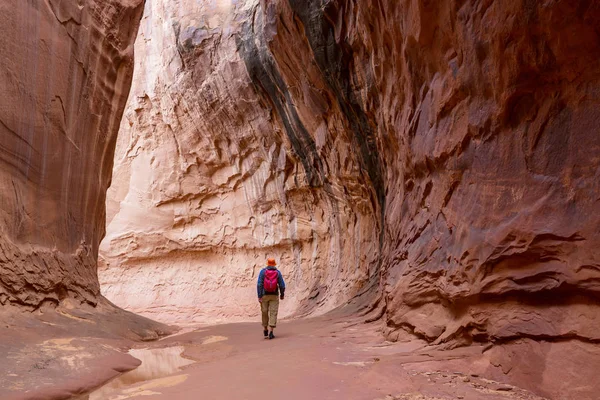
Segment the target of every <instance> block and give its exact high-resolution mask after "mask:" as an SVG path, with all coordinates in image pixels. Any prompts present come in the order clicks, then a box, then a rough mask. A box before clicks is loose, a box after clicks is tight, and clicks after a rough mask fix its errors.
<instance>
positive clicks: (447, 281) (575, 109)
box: [102, 0, 600, 397]
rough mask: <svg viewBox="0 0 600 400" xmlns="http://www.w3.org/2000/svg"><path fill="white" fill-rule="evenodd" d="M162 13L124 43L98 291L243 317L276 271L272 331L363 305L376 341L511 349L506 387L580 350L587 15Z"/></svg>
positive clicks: (244, 8)
mask: <svg viewBox="0 0 600 400" xmlns="http://www.w3.org/2000/svg"><path fill="white" fill-rule="evenodd" d="M170 3H171V2H168V1H158V0H157V1H149V2H148V3H147V6H146V11H145V13H146V14H145V17H144V21H143V29H142V31H141V35H140V37H139V40H138V42H137V47H138V49H139V52H140V54H144V56H143V62H142V60H141V59H140V60H139V61H138V70H137V72H136V78H135V84H134V91H133V94H132V96H131V98H130V101H129V106H128V111H127V116H126V119H125V120H124V121H123V125H122V127H121V132H122V134H121V136H120V142H119V144H118V151H117V153H118V155H117V159H116V167H115V179H114V186H113V187H112V188H111V192H110V196H109V197H110V199H109V202H108V205H109V222H110V224H109V227H108V232H109V235H108V238H107V240H106V242H105V243H104V246H103V257H104V259H105V262H106V265H105V266H104V267H103V271H102V280H103V282H104V283H105V284H106V285H105V287H106V294H107V295H108V296H110V297H111V298H113V299H114V300H115V301H117V302H118V303H119V304H123V305H126V306H128V307H129V308H131V309H134V310H137V311H143V312H145V313H147V314H148V315H156V316H159V315H160V316H161V317H162V316H166V317H165V318H171V319H175V320H190V319H193V318H195V317H198V318H200V317H204V316H207V315H206V313H210V315H208V316H220V317H228V318H230V317H245V316H248V315H252V313H253V311H254V310H255V308H256V307H255V305H254V302H255V299H254V297H255V295H254V293H253V289H252V287H253V285H254V279H255V278H256V273H257V270H258V268H260V267H261V265H262V264H263V262H264V258H265V257H266V256H267V255H273V256H275V257H276V258H278V259H279V260H280V261H281V265H282V270H283V272H284V274H285V275H286V276H287V277H288V279H289V282H290V290H289V293H290V302H289V303H288V305H287V306H286V307H288V308H287V309H286V312H293V311H296V310H304V311H308V310H326V309H330V308H331V307H333V306H336V305H339V304H342V303H344V302H345V301H346V300H347V299H349V298H351V297H353V296H355V295H357V294H358V293H360V292H361V289H362V290H366V291H367V292H368V293H374V294H376V295H377V296H378V298H379V301H378V302H374V303H373V306H374V307H375V308H376V309H377V310H379V312H380V313H381V314H380V315H382V316H383V318H384V320H385V322H386V326H387V328H386V332H385V333H386V335H387V337H388V338H390V339H392V340H394V339H396V338H397V336H398V334H399V333H400V332H402V331H409V332H411V333H413V334H415V335H418V336H420V337H422V338H424V339H426V340H428V341H430V342H436V343H441V342H450V343H453V344H469V343H472V342H473V341H494V342H496V343H512V344H513V345H514V346H513V347H511V349H513V350H511V351H513V353H511V352H509V351H505V352H501V353H494V352H491V353H490V357H491V358H492V359H493V360H492V361H493V362H492V364H493V365H495V366H496V367H498V368H501V369H502V370H503V371H504V372H505V373H508V372H509V371H511V369H512V368H513V367H514V366H515V365H517V364H518V362H517V361H515V360H517V359H518V354H519V351H514V349H515V348H518V347H519V346H522V347H523V348H524V349H525V350H527V351H526V352H525V353H527V354H530V353H531V352H533V353H535V354H537V355H538V356H539V355H540V354H542V353H543V354H547V355H548V357H550V355H552V357H554V358H553V359H552V360H554V361H552V362H550V361H548V360H550V359H549V358H548V359H547V358H544V357H545V356H544V357H541V358H540V360H545V361H544V362H546V361H547V362H548V365H547V368H548V371H551V370H552V368H554V367H556V365H557V363H556V360H558V359H561V358H564V359H566V360H571V361H573V360H574V358H575V357H576V356H575V354H579V353H577V351H569V349H571V350H573V349H574V347H569V346H571V343H572V342H573V343H577V346H579V344H581V346H584V347H585V346H587V345H584V344H583V343H587V342H595V341H598V339H599V337H598V330H597V328H596V327H597V326H598V317H599V311H598V298H599V297H598V294H599V289H600V287H599V282H600V258H599V256H598V253H597V251H596V249H597V248H598V246H599V245H600V236H599V233H600V231H599V228H598V227H599V226H600V213H599V212H598V211H600V203H599V199H600V132H599V126H600V112H599V111H598V110H599V107H598V105H599V102H600V57H599V56H600V33H599V31H598V26H600V5H599V4H598V3H597V2H589V1H567V0H562V1H561V0H559V1H554V2H533V1H528V0H513V1H506V2H493V1H461V2H452V1H436V2H423V1H388V2H376V1H369V2H367V1H364V2H352V1H346V0H328V1H324V0H302V1H300V0H278V1H258V0H256V1H246V2H243V1H238V2H231V3H229V2H208V1H206V2H196V1H187V2H186V1H181V2H178V3H177V4H176V5H175V4H170ZM367 282H372V283H376V284H377V283H379V285H378V287H377V285H374V286H373V285H369V284H367ZM175 309H178V310H180V311H179V312H180V314H175V311H174V310H175ZM524 338H525V339H524ZM532 340H538V341H542V342H543V341H544V340H548V341H561V342H563V343H562V344H560V345H559V344H556V346H554V344H552V346H554V347H552V346H551V348H548V349H545V350H540V349H537V348H536V346H538V345H537V344H531V343H530V341H532ZM542 342H540V343H542ZM565 343H567V344H565ZM515 346H516V347H515ZM561 346H562V347H561ZM572 346H576V345H575V344H573V345H572ZM590 346H591V345H590ZM578 348H579V347H578ZM525 350H524V351H525ZM588 350H589V349H588ZM586 351H587V350H586ZM590 351H591V350H590ZM584 353H585V351H584ZM510 354H512V356H511V355H510ZM552 363H554V364H552ZM573 365H576V363H574V364H573ZM515 368H516V367H515ZM515 370H516V369H515ZM569 371H570V370H569ZM548 374H550V372H548ZM548 374H546V375H544V374H542V373H540V374H539V375H538V376H536V377H535V378H532V379H530V384H531V385H534V386H535V385H538V386H535V387H537V388H539V387H542V386H541V385H542V384H543V383H544V382H545V383H547V385H548V387H547V388H546V390H548V393H554V394H555V395H556V393H562V392H560V390H562V389H561V387H560V385H561V383H559V382H557V380H556V379H553V378H551V375H548ZM569 374H571V375H577V368H576V369H574V370H572V371H570V372H569ZM571 375H569V376H571ZM581 390H582V391H585V390H584V389H581ZM582 393H583V392H582ZM582 396H584V395H583V394H582ZM559 397H560V395H559Z"/></svg>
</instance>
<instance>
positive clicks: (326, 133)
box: [99, 0, 382, 324]
mask: <svg viewBox="0 0 600 400" xmlns="http://www.w3.org/2000/svg"><path fill="white" fill-rule="evenodd" d="M257 6H258V3H257V2H256V1H246V2H243V1H238V2H232V1H218V2H214V1H200V2H198V1H195V0H194V1H192V0H186V1H179V2H173V1H168V0H148V1H147V2H146V8H145V13H144V16H143V19H142V24H141V27H140V34H139V37H138V40H137V42H136V73H135V77H134V83H133V87H132V92H131V96H130V99H129V103H128V106H127V110H126V112H125V117H124V119H123V121H122V124H121V130H120V134H119V139H118V144H117V152H116V157H115V169H114V176H113V185H112V186H111V188H110V190H109V194H108V201H107V214H108V219H107V224H108V226H107V237H106V239H105V241H104V242H103V244H102V248H101V267H100V271H99V275H100V280H101V282H102V286H103V293H104V294H105V295H106V296H107V297H108V298H109V299H111V300H113V301H114V302H115V303H116V304H118V305H120V306H124V307H126V308H127V309H129V310H132V311H135V312H139V313H142V314H143V315H146V316H149V317H152V318H156V319H158V320H161V321H169V322H177V323H180V324H185V323H192V322H216V321H218V320H226V321H233V320H236V319H247V318H248V317H251V316H254V315H257V313H258V306H257V301H256V289H255V285H256V282H255V279H256V277H257V275H258V272H259V270H260V268H262V267H263V266H264V265H265V261H266V258H267V257H268V256H270V257H275V258H276V259H277V261H278V262H279V264H280V268H281V270H282V271H283V274H284V276H285V278H286V280H287V284H288V286H289V287H290V290H289V291H288V296H287V299H286V300H285V302H284V303H283V305H282V310H281V314H282V315H289V314H291V313H306V312H308V311H315V310H322V311H323V310H329V309H331V308H333V307H335V306H337V305H339V304H342V303H343V302H344V301H346V300H347V299H348V298H351V297H352V296H353V295H354V294H356V293H357V292H358V291H360V290H361V288H363V286H365V285H366V284H367V282H368V281H369V278H374V279H376V277H377V276H378V274H377V266H378V264H377V260H378V256H379V249H380V247H379V244H380V243H379V232H380V230H381V229H380V223H381V221H380V219H379V215H380V207H381V204H382V203H381V201H380V200H381V199H382V196H381V193H376V192H375V190H374V189H372V187H371V185H370V184H369V183H368V182H369V179H370V177H369V175H368V174H366V173H364V172H363V171H362V170H361V167H362V160H361V158H360V157H361V156H360V154H357V153H356V152H355V151H354V147H355V142H354V141H353V139H352V135H353V133H352V132H351V131H350V130H348V129H347V126H346V122H345V120H344V118H343V116H342V115H341V111H340V106H339V105H337V104H335V103H334V102H333V101H332V99H329V98H328V97H327V96H328V94H327V89H326V82H317V83H316V84H317V85H318V86H314V85H313V84H310V85H309V84H305V85H304V86H298V87H296V88H294V89H293V90H294V93H291V92H290V91H289V90H288V83H286V81H285V80H284V79H286V78H289V77H285V76H284V73H289V74H291V75H292V78H293V75H296V74H298V72H299V71H298V70H297V68H298V67H299V65H292V67H293V68H294V69H292V70H288V71H280V69H279V67H278V66H277V65H276V63H275V60H274V58H273V56H272V55H271V53H270V50H269V48H268V43H267V38H266V37H264V36H263V35H262V34H259V33H260V32H262V31H263V30H267V29H270V28H269V27H267V26H265V23H264V22H262V21H263V18H262V11H261V12H257V9H256V7H257ZM255 19H256V20H255ZM259 25H260V26H259ZM253 26H254V28H253ZM297 39H300V38H296V39H295V40H297ZM300 44H303V43H302V42H300ZM289 49H290V50H293V47H292V46H289ZM307 49H308V47H307V46H306V45H304V48H303V50H305V51H306V50H307ZM299 54H301V53H299ZM297 61H298V60H294V62H297ZM305 61H306V67H307V68H310V66H311V64H310V59H309V58H307V59H306V60H305ZM312 73H313V74H314V76H315V79H318V71H317V68H316V66H313V67H312ZM302 93H305V94H306V95H307V96H310V98H311V99H312V100H311V101H310V102H306V103H305V102H304V101H302V102H298V103H297V104H294V99H293V96H297V95H302Z"/></svg>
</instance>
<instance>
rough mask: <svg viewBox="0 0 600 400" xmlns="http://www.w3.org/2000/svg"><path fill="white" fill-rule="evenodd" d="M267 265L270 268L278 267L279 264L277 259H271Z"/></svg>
mask: <svg viewBox="0 0 600 400" xmlns="http://www.w3.org/2000/svg"><path fill="white" fill-rule="evenodd" d="M267 265H268V266H269V267H274V266H276V265H277V263H276V262H275V259H274V258H269V259H268V260H267Z"/></svg>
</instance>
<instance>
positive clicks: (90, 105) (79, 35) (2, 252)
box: [0, 0, 142, 308]
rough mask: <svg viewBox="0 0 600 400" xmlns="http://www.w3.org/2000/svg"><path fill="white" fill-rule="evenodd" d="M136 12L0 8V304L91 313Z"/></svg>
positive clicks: (133, 4)
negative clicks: (68, 302) (87, 308)
mask: <svg viewBox="0 0 600 400" xmlns="http://www.w3.org/2000/svg"><path fill="white" fill-rule="evenodd" d="M141 12H142V0H79V1H58V0H46V1H20V0H19V1H16V0H13V1H2V2H1V4H0V25H1V26H2V35H1V36H0V50H1V54H2V55H1V56H0V71H1V72H2V74H3V76H2V79H0V92H1V93H2V97H1V98H0V186H1V187H2V191H1V192H0V232H1V237H0V304H5V305H6V304H15V305H22V306H26V307H29V308H37V307H39V306H40V305H41V304H42V303H44V302H51V303H55V304H56V303H58V302H59V301H60V300H62V299H64V298H66V297H72V298H75V299H77V300H78V301H79V302H86V303H90V304H96V302H97V297H98V295H99V292H100V290H99V285H98V279H97V276H96V259H97V253H98V245H99V242H100V240H101V238H102V236H103V234H104V219H105V211H104V210H105V206H104V203H105V193H106V189H107V187H108V186H109V180H110V174H111V168H112V159H113V151H114V144H115V139H116V135H117V132H118V127H119V121H120V119H121V114H122V112H123V109H124V107H125V103H126V100H127V95H128V92H129V87H130V82H131V75H132V67H133V62H132V52H133V46H132V43H133V41H134V40H135V35H136V32H137V26H138V22H139V19H140V15H141Z"/></svg>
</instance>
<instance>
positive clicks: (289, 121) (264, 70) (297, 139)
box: [236, 6, 327, 187]
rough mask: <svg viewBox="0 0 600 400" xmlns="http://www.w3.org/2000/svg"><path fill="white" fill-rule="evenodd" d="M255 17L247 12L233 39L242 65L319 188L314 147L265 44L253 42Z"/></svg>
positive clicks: (321, 176)
mask: <svg viewBox="0 0 600 400" xmlns="http://www.w3.org/2000/svg"><path fill="white" fill-rule="evenodd" d="M257 7H259V6H257ZM255 19H256V22H257V24H259V25H260V24H261V23H262V14H261V13H260V12H255V13H254V18H253V17H252V16H251V15H249V16H248V20H247V21H246V22H244V25H243V28H242V34H241V35H240V36H238V37H237V39H236V40H237V47H238V51H239V53H240V55H241V56H242V59H243V60H244V63H245V64H246V69H247V70H248V74H249V75H250V78H251V79H252V83H253V84H254V86H255V88H256V89H257V91H258V92H259V93H262V94H263V95H264V97H265V98H266V100H267V101H269V102H270V103H271V105H272V107H273V108H274V109H275V110H276V112H277V114H278V115H279V117H280V118H281V122H282V123H283V126H284V129H285V133H286V135H287V136H288V138H289V140H290V143H291V144H292V148H293V150H294V153H295V154H296V155H297V156H298V158H299V159H300V161H301V162H302V165H303V167H304V170H305V172H306V176H307V180H308V182H309V184H310V186H311V187H322V186H323V185H325V184H326V181H327V179H326V177H325V176H324V174H323V165H322V161H321V159H320V157H319V154H318V152H317V147H316V145H315V142H314V140H313V138H312V136H311V135H310V134H309V133H308V131H307V130H306V127H305V126H304V125H303V124H302V121H301V120H300V117H299V116H298V113H297V112H296V108H295V107H294V105H293V102H292V99H291V97H290V93H289V91H288V90H287V86H286V85H285V82H284V80H283V78H282V77H281V74H280V73H279V71H278V70H277V67H276V65H275V62H274V60H273V56H272V55H271V53H270V52H269V50H268V48H267V46H261V47H260V48H259V47H258V46H257V45H256V42H255V40H257V39H258V40H260V39H261V38H262V33H261V32H260V28H258V29H256V27H255ZM326 186H327V185H326Z"/></svg>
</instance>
